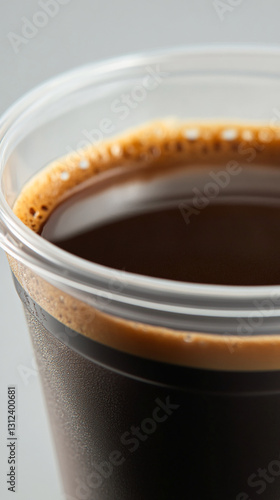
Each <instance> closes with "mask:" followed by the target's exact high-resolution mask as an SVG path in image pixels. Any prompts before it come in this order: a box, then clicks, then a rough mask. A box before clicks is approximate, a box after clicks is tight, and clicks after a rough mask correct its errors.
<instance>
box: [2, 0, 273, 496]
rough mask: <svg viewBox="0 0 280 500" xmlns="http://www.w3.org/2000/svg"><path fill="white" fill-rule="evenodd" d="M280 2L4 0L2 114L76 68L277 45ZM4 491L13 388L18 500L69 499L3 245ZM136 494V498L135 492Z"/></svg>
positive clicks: (258, 0) (224, 0)
mask: <svg viewBox="0 0 280 500" xmlns="http://www.w3.org/2000/svg"><path fill="white" fill-rule="evenodd" d="M279 15H280V2H279V0H266V1H265V2H264V1H263V0H196V1H193V0H172V1H171V0H152V1H151V0H141V1H137V2H136V1H133V0H25V1H22V0H10V1H5V2H4V1H3V0H1V16H0V37H1V41H0V68H1V73H0V75H1V76H0V113H2V112H3V111H4V110H5V109H6V108H7V107H8V106H9V105H10V104H11V103H13V102H14V101H15V100H16V99H17V98H18V97H20V96H22V94H24V93H25V92H26V91H28V90H30V89H31V88H32V87H34V86H35V85H37V84H38V83H40V82H41V81H43V80H45V79H47V78H50V77H51V76H53V75H55V74H57V73H59V72H62V71H65V70H68V69H70V68H72V67H74V66H77V65H81V64H84V63H87V62H91V61H95V60H98V59H104V58H107V57H112V56H114V55H120V54H125V53H128V52H137V51H142V50H146V49H150V48H158V47H168V46H174V45H181V44H188V45H194V44H206V45H208V44H225V43H226V44H236V43H248V44H250V45H252V44H258V45H267V44H277V45H280V29H279ZM0 299H1V300H0V331H1V337H0V356H1V361H0V498H1V499H3V500H8V499H9V498H11V497H12V493H9V492H8V491H7V484H6V478H7V476H6V474H7V448H6V443H7V442H6V438H7V386H8V385H9V384H16V385H17V391H18V436H19V441H18V464H17V474H18V475H17V480H18V489H17V497H16V498H17V499H18V500H50V499H52V500H62V499H63V498H64V496H63V492H62V488H61V486H60V484H59V479H58V473H57V467H56V462H55V458H54V455H53V450H52V445H51V438H50V435H49V429H48V423H47V419H46V415H45V409H44V403H43V399H42V395H41V390H40V385H39V380H38V376H37V371H36V366H35V364H34V360H33V355H32V351H31V346H30V342H29V338H28V334H27V329H26V326H25V322H24V317H23V312H22V309H21V304H20V302H19V299H18V297H17V296H16V293H15V291H14V289H13V285H12V280H11V276H10V272H9V269H8V266H7V262H6V259H5V255H4V253H3V252H2V251H0ZM132 500H133V499H132Z"/></svg>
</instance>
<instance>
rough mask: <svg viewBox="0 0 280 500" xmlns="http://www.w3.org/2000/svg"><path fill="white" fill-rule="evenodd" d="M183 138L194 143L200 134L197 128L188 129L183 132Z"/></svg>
mask: <svg viewBox="0 0 280 500" xmlns="http://www.w3.org/2000/svg"><path fill="white" fill-rule="evenodd" d="M184 136H185V137H186V139H188V140H189V141H196V140H197V139H198V138H199V136H200V132H199V130H198V129H197V128H189V129H187V130H185V132H184Z"/></svg>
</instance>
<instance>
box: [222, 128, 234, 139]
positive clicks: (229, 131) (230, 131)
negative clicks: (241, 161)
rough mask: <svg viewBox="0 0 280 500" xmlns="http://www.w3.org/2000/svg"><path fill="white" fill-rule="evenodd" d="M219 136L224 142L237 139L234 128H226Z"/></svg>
mask: <svg viewBox="0 0 280 500" xmlns="http://www.w3.org/2000/svg"><path fill="white" fill-rule="evenodd" d="M221 135H222V138H223V139H224V140H225V141H233V140H234V139H236V137H237V130H236V129H234V128H226V129H225V130H223V131H222V133H221Z"/></svg>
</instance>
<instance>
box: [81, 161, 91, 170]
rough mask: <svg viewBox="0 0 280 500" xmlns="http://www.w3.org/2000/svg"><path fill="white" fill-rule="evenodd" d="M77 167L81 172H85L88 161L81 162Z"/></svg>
mask: <svg viewBox="0 0 280 500" xmlns="http://www.w3.org/2000/svg"><path fill="white" fill-rule="evenodd" d="M79 167H80V168H81V169H82V170H86V169H87V168H88V167H89V161H88V160H81V161H80V163H79Z"/></svg>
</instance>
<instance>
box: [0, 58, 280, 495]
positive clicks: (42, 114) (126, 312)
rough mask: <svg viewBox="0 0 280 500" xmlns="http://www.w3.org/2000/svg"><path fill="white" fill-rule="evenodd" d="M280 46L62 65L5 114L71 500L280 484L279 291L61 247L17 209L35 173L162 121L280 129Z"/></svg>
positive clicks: (19, 241) (8, 221)
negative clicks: (197, 278) (175, 276)
mask: <svg viewBox="0 0 280 500" xmlns="http://www.w3.org/2000/svg"><path fill="white" fill-rule="evenodd" d="M279 58H280V53H278V52H276V51H264V52H259V53H257V52H254V51H245V50H243V51H242V52H241V51H234V50H232V51H227V52H225V51H222V50H220V51H211V52H210V51H209V52H207V53H206V52H205V51H202V50H197V51H195V50H194V51H188V50H185V49H181V50H174V51H166V52H165V53H164V54H163V53H156V54H148V55H144V56H137V57H129V58H122V59H119V60H116V61H115V60H113V61H111V62H108V63H104V64H99V65H92V66H88V67H85V68H81V69H79V70H77V71H75V72H72V73H70V74H68V75H65V76H62V77H60V78H58V79H56V80H54V81H53V82H51V83H48V84H46V85H45V86H43V87H40V88H38V89H37V90H35V91H33V92H32V93H31V94H29V95H28V96H26V97H25V98H24V99H23V100H22V101H20V102H19V103H17V104H16V105H15V106H14V107H13V108H12V109H11V110H10V111H9V112H8V113H7V114H6V115H5V116H4V117H3V120H2V123H1V130H0V133H1V140H2V142H1V149H0V153H1V163H2V174H1V175H2V184H1V206H0V210H1V222H0V229H1V234H0V240H1V245H2V246H3V248H4V249H5V250H6V252H7V254H8V258H9V262H10V265H11V269H12V272H13V277H14V281H15V286H16V289H17V291H18V294H19V296H20V298H21V300H22V303H23V305H24V311H25V315H26V318H27V322H28V326H29V330H30V334H31V337H32V342H33V346H34V350H35V354H36V358H37V363H38V367H39V372H40V376H41V381H42V385H43V390H44V395H45V398H46V401H47V408H48V413H49V418H50V422H51V427H52V432H53V436H54V442H55V447H56V450H57V455H58V459H59V464H60V468H61V474H62V478H63V482H64V489H65V496H66V499H67V500H113V499H114V500H131V499H133V500H140V499H141V500H142V499H143V500H144V499H145V500H152V499H153V500H154V499H157V500H165V499H166V500H170V499H173V498H178V499H183V498H186V497H187V496H188V497H190V498H192V500H225V499H227V500H231V499H232V500H253V499H256V498H259V495H260V494H261V495H262V498H263V499H264V500H275V499H276V498H278V497H279V495H280V426H279V416H280V335H279V324H280V310H279V306H280V289H279V287H278V286H274V287H273V286H270V287H229V286H212V285H207V286H206V285H199V284H196V285H195V284H190V283H177V282H172V281H167V280H160V279H154V278H148V277H146V276H139V275H132V274H129V273H126V272H120V271H116V270H112V269H109V268H105V267H102V266H99V265H96V264H92V263H88V262H86V261H83V260H80V259H78V258H77V257H75V256H73V255H70V254H68V253H66V252H64V251H62V250H60V249H59V248H57V247H55V246H54V245H52V244H51V243H49V242H48V241H46V240H44V239H42V238H40V237H39V236H38V235H36V234H35V233H33V232H32V231H31V230H30V229H28V228H26V227H25V226H24V225H23V224H22V223H21V222H20V221H19V220H18V219H17V218H16V216H15V215H14V214H13V211H12V207H13V205H14V202H15V200H16V198H17V196H18V195H19V193H20V192H21V190H22V188H23V186H24V185H25V184H26V182H27V181H28V180H29V179H30V178H31V177H32V176H34V175H35V174H36V173H38V172H40V170H41V169H42V168H43V167H45V166H46V165H48V164H49V163H50V162H51V161H53V160H54V159H56V158H58V157H61V156H65V154H67V153H68V152H69V151H71V150H78V149H80V148H81V147H84V146H86V145H88V143H89V141H91V142H92V141H93V142H94V141H95V140H104V139H108V138H109V137H111V136H114V135H116V134H118V133H121V132H124V131H126V130H129V129H131V128H132V127H135V126H137V125H140V124H143V123H145V122H148V121H150V120H152V119H161V118H162V119H165V118H166V117H171V116H172V117H177V118H179V119H182V120H184V121H190V122H194V123H195V122H196V123H198V122H200V121H202V120H208V121H211V120H213V121H215V120H220V121H222V122H225V123H228V122H242V121H243V122H253V123H258V122H262V124H263V125H262V126H263V127H264V128H265V130H266V131H269V130H271V129H272V128H273V127H275V126H276V125H277V121H278V120H279V116H280V111H279V113H278V108H277V104H278V101H277V99H278V96H279V95H280V92H279V91H280V71H279V70H277V69H275V68H278V67H279ZM127 96H128V98H127ZM238 154H239V153H238V151H235V153H233V157H234V158H235V160H236V159H238ZM229 159H231V158H229ZM240 161H242V160H241V159H240ZM274 184H275V182H274ZM124 204H125V200H124ZM240 325H241V326H240ZM244 325H245V326H244ZM89 331H90V332H91V335H89V334H88V332H89ZM190 335H194V337H193V339H195V342H190V338H191V337H190ZM192 344H194V345H192ZM47 480H48V478H47V474H46V481H47Z"/></svg>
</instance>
